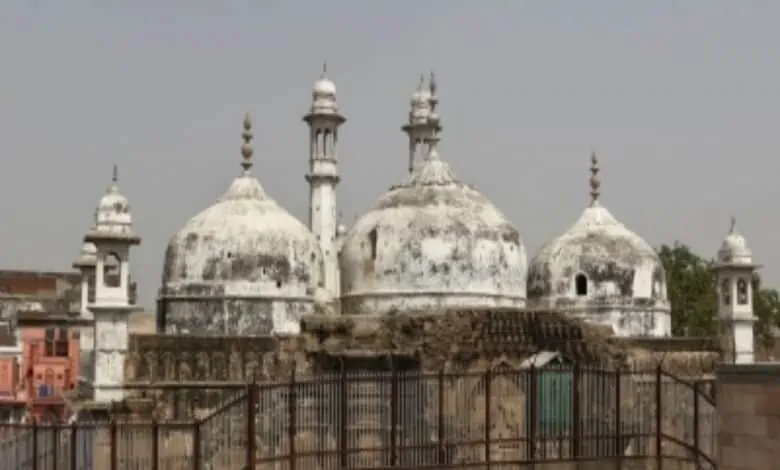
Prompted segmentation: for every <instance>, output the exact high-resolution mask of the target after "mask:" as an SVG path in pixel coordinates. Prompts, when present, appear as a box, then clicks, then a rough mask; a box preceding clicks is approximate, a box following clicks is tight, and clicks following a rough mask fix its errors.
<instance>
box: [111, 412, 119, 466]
mask: <svg viewBox="0 0 780 470" xmlns="http://www.w3.org/2000/svg"><path fill="white" fill-rule="evenodd" d="M109 435H110V436H111V437H110V439H111V444H110V452H109V458H110V459H111V463H110V464H109V467H110V468H111V470H117V467H118V465H117V458H116V453H117V442H116V441H117V437H116V436H117V424H116V419H115V418H113V417H112V418H111V428H110V429H109Z"/></svg>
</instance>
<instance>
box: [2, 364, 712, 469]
mask: <svg viewBox="0 0 780 470" xmlns="http://www.w3.org/2000/svg"><path fill="white" fill-rule="evenodd" d="M709 385H710V384H702V383H698V382H688V381H684V380H680V379H678V378H675V377H673V376H671V375H669V374H667V373H665V372H664V371H662V370H661V369H657V370H654V371H648V372H645V373H642V372H631V373H628V372H621V371H609V370H593V369H585V368H580V367H576V366H575V367H572V368H542V369H536V368H530V369H525V370H520V371H516V370H494V371H488V372H484V373H478V374H473V373H457V374H452V373H445V372H440V373H438V374H420V373H416V372H414V373H412V372H403V371H389V372H383V373H369V372H349V371H347V370H343V371H340V372H337V373H333V374H323V375H320V376H317V377H315V378H313V379H306V380H299V379H297V378H296V377H294V376H291V377H290V380H289V381H287V382H284V383H274V384H263V383H248V384H247V383H243V384H239V383H234V384H221V385H220V384H184V383H170V384H147V385H140V384H139V385H134V386H133V387H132V390H128V393H129V394H134V395H136V396H137V397H142V396H145V397H146V398H147V399H148V400H150V401H152V402H153V405H154V408H155V410H154V412H155V416H156V417H155V418H154V419H152V418H151V417H138V416H136V417H132V418H131V417H127V418H126V419H114V420H99V419H94V418H92V419H90V417H89V416H82V418H81V420H80V421H79V422H76V423H73V424H70V425H67V424H54V425H41V424H37V423H29V424H6V425H0V461H1V462H3V463H5V464H7V466H5V465H3V466H2V468H4V469H8V470H93V469H94V470H97V469H100V470H103V469H105V470H135V469H138V470H140V469H150V470H174V469H175V470H179V469H193V470H206V469H209V470H217V469H219V470H222V469H236V470H239V469H242V470H243V469H260V468H263V469H268V470H310V469H317V470H330V469H334V470H335V469H339V470H342V469H353V470H356V469H375V468H472V467H479V468H485V469H490V467H491V466H496V467H498V466H500V465H516V464H526V465H528V464H534V463H540V464H541V463H552V462H594V463H596V464H598V463H600V462H603V463H608V465H609V468H617V469H626V470H627V469H629V468H630V469H635V468H645V467H646V468H653V469H663V468H664V466H666V465H669V462H675V464H674V465H677V466H669V467H668V468H675V469H676V468H681V467H679V463H680V462H682V463H684V464H689V465H690V466H691V467H690V468H692V469H693V468H696V469H715V468H716V465H715V462H714V455H715V447H714V446H715V417H714V411H715V408H714V399H713V397H712V396H711V393H709V392H708V391H707V390H705V389H706V388H707V387H708V386H709ZM640 462H641V463H640ZM637 465H640V467H638V466H637ZM540 468H542V467H540ZM589 468H590V467H589Z"/></svg>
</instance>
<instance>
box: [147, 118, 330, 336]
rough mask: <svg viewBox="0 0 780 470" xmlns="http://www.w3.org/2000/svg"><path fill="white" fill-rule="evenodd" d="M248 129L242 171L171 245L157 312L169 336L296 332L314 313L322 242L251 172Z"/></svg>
mask: <svg viewBox="0 0 780 470" xmlns="http://www.w3.org/2000/svg"><path fill="white" fill-rule="evenodd" d="M250 128H251V122H250V120H249V116H247V117H246V119H245V122H244V133H243V137H244V140H245V142H244V145H243V146H242V147H241V153H242V155H243V157H244V161H243V162H242V165H241V166H242V167H243V168H244V172H243V174H242V175H241V176H239V177H237V178H236V179H235V180H234V181H233V182H232V184H231V185H230V187H229V188H228V190H227V191H226V192H225V194H223V195H222V197H221V198H219V200H218V201H217V202H216V203H215V204H214V205H212V206H211V207H209V208H207V209H206V210H204V211H202V212H201V213H199V214H198V215H196V216H195V217H193V218H191V219H190V220H189V221H188V222H187V223H186V224H184V227H182V228H181V230H179V231H178V232H176V234H174V235H173V236H172V237H171V239H170V241H169V243H168V247H167V249H166V251H165V263H164V268H163V276H162V287H161V289H160V310H159V311H160V313H159V316H160V317H161V320H162V323H163V327H164V330H165V331H166V332H168V333H174V334H176V333H178V334H198V335H249V336H251V335H267V334H269V333H296V332H298V331H300V324H299V319H300V317H301V315H304V314H306V313H309V312H310V311H311V310H312V309H313V308H314V305H313V299H312V294H313V289H312V288H313V287H314V286H316V285H317V283H318V282H319V279H318V277H319V273H320V265H321V263H322V254H321V252H320V248H319V244H318V243H317V240H316V238H315V237H314V235H313V234H312V233H311V232H310V231H309V230H308V229H307V228H306V227H304V225H303V224H302V223H301V222H299V221H298V220H297V219H296V218H295V217H293V216H292V215H290V214H289V213H288V212H287V211H285V210H284V209H283V208H282V207H280V206H279V204H277V203H276V201H274V200H273V198H271V197H270V196H268V195H267V194H266V193H265V191H263V188H262V186H261V185H260V183H259V182H258V181H257V179H255V178H254V177H253V176H252V175H251V174H250V172H249V170H250V168H251V167H252V161H251V156H252V153H253V151H252V147H251V146H250V145H249V141H250V140H251V139H252V134H251V132H250Z"/></svg>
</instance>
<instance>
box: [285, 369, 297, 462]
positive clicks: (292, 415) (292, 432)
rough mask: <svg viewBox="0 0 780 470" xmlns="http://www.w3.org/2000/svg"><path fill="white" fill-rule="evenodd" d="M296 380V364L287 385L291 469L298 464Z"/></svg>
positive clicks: (288, 439)
mask: <svg viewBox="0 0 780 470" xmlns="http://www.w3.org/2000/svg"><path fill="white" fill-rule="evenodd" d="M295 392H296V380H295V364H293V366H292V372H291V374H290V383H289V384H288V385H287V424H288V426H287V441H288V442H289V443H290V444H289V446H290V470H295V464H296V457H297V456H296V455H295V452H296V449H295V436H296V434H298V432H297V430H296V429H295V427H296V424H297V421H298V417H297V413H296V412H297V411H298V410H297V408H296V402H297V400H296V398H295Z"/></svg>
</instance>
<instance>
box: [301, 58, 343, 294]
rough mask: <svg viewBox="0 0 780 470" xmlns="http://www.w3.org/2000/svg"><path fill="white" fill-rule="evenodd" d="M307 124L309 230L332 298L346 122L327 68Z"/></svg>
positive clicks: (336, 272) (336, 283)
mask: <svg viewBox="0 0 780 470" xmlns="http://www.w3.org/2000/svg"><path fill="white" fill-rule="evenodd" d="M303 120H304V121H305V122H306V123H307V124H308V125H309V173H308V174H307V175H306V181H308V182H309V188H310V199H309V229H310V230H311V231H312V233H314V235H315V236H316V237H317V240H318V241H319V244H320V249H321V250H322V256H323V266H322V270H321V272H322V277H323V279H321V280H320V283H321V284H322V286H323V287H324V288H325V289H326V290H327V291H328V292H330V294H331V295H332V296H333V297H334V298H338V297H339V296H340V291H341V284H340V283H341V280H340V279H339V266H338V243H337V241H336V230H337V224H338V207H337V203H336V186H338V184H339V180H340V179H341V178H340V177H339V172H338V155H337V152H336V148H337V144H338V136H339V127H340V126H341V125H342V124H344V122H346V119H345V118H344V116H342V115H341V114H339V107H338V103H337V102H336V85H334V84H333V82H332V81H331V80H330V79H328V78H327V67H326V66H324V65H323V68H322V75H321V76H320V78H319V80H317V81H316V82H315V84H314V92H313V94H312V104H311V109H310V110H309V113H308V114H306V115H305V116H304V117H303Z"/></svg>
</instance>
